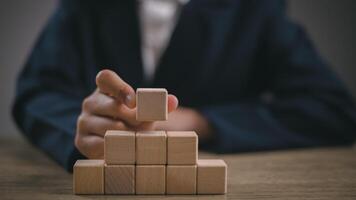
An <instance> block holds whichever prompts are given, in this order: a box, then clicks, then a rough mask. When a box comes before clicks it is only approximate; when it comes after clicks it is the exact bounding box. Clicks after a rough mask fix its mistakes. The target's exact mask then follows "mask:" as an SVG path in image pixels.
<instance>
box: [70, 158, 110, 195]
mask: <svg viewBox="0 0 356 200" xmlns="http://www.w3.org/2000/svg"><path fill="white" fill-rule="evenodd" d="M73 192H74V194H104V161H103V160H77V162H75V164H74V166H73Z"/></svg>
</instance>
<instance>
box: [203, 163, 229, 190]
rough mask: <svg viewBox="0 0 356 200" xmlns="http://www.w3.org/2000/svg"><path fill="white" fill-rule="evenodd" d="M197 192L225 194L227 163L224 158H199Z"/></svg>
mask: <svg viewBox="0 0 356 200" xmlns="http://www.w3.org/2000/svg"><path fill="white" fill-rule="evenodd" d="M197 167H198V169H197V193H198V194H225V193H226V190H227V165H226V163H225V162H224V161H223V160H198V165H197Z"/></svg>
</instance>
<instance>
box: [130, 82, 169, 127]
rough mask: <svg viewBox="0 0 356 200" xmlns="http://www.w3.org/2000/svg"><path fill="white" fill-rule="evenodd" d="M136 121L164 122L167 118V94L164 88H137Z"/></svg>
mask: <svg viewBox="0 0 356 200" xmlns="http://www.w3.org/2000/svg"><path fill="white" fill-rule="evenodd" d="M136 99H137V110H136V120H137V121H165V120H167V118H168V108H167V102H168V92H167V90H166V89H164V88H138V89H137V91H136Z"/></svg>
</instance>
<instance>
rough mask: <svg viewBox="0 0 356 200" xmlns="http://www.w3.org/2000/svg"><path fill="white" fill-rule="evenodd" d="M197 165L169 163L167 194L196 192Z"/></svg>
mask: <svg viewBox="0 0 356 200" xmlns="http://www.w3.org/2000/svg"><path fill="white" fill-rule="evenodd" d="M196 172H197V166H196V165H167V194H196V180H197V179H196V178H197V177H196V175H197V173H196Z"/></svg>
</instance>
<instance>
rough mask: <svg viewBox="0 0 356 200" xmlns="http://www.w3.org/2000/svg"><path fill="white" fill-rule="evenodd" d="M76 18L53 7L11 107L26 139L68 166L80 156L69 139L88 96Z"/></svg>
mask: <svg viewBox="0 0 356 200" xmlns="http://www.w3.org/2000/svg"><path fill="white" fill-rule="evenodd" d="M76 18H77V17H76V15H75V12H73V10H72V9H69V8H64V7H63V5H60V6H59V8H58V9H57V10H56V11H55V13H54V15H53V16H52V17H51V18H50V20H49V22H48V24H47V26H46V27H45V29H44V30H43V32H42V33H41V35H40V37H39V39H38V41H37V42H36V44H35V47H34V49H33V51H32V53H31V54H30V57H29V59H28V61H27V62H26V64H25V67H24V69H23V70H22V72H21V73H20V75H19V77H18V80H17V87H16V97H15V103H14V106H13V117H14V119H15V122H16V123H17V125H18V126H19V127H20V129H21V131H22V132H23V133H24V135H25V136H26V138H28V139H29V140H30V141H31V142H32V143H33V144H34V145H35V146H37V147H39V148H40V149H41V150H43V151H45V152H46V153H47V154H48V155H49V156H51V157H52V158H53V159H54V160H55V161H57V162H58V163H59V164H60V165H62V166H63V167H65V168H67V169H68V170H71V168H72V165H73V163H74V162H75V160H76V159H77V158H80V157H81V155H80V154H79V152H78V151H77V150H76V149H75V147H74V142H73V140H74V135H75V129H76V119H77V116H78V115H79V113H80V111H81V102H82V99H83V98H84V97H85V96H86V95H87V94H86V93H87V92H85V90H84V88H87V86H86V85H85V84H86V82H85V80H84V78H83V77H82V76H81V74H84V73H86V72H85V70H84V68H83V67H82V66H83V63H82V62H81V57H82V53H83V51H82V49H81V46H82V44H81V38H80V37H79V32H78V30H79V28H80V24H77V20H76Z"/></svg>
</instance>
